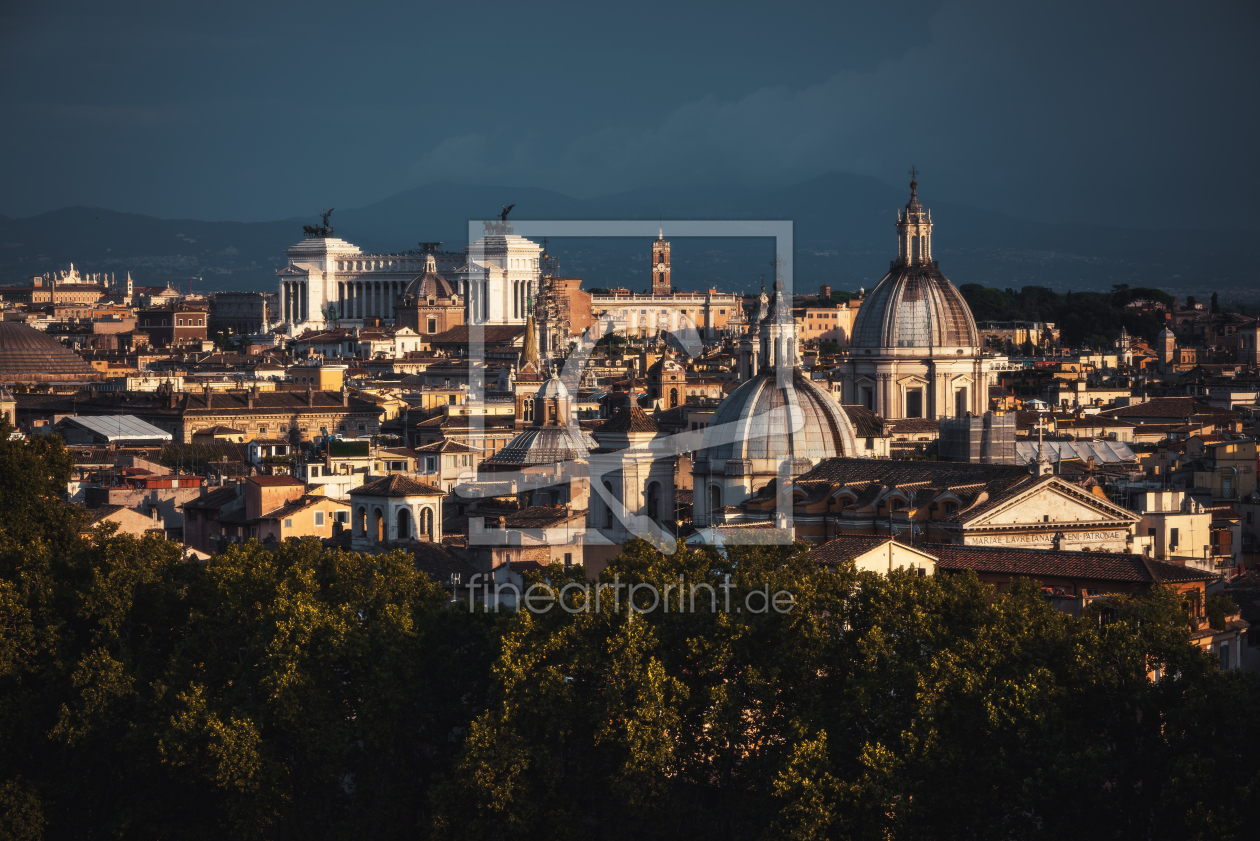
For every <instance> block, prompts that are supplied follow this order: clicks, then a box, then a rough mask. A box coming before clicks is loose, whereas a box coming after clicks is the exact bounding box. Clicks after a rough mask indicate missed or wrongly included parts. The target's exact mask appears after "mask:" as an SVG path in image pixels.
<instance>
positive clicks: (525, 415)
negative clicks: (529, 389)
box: [521, 397, 534, 421]
mask: <svg viewBox="0 0 1260 841" xmlns="http://www.w3.org/2000/svg"><path fill="white" fill-rule="evenodd" d="M521 415H522V419H523V420H526V421H532V420H533V419H534V398H532V397H526V398H525V400H524V401H522V403H521Z"/></svg>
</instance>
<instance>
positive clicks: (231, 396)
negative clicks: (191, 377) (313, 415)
mask: <svg viewBox="0 0 1260 841" xmlns="http://www.w3.org/2000/svg"><path fill="white" fill-rule="evenodd" d="M184 396H185V398H186V401H187V402H186V403H185V404H184V412H185V413H186V414H194V415H196V414H208V415H218V414H223V413H235V412H240V413H245V412H256V411H267V410H278V411H294V410H301V409H308V408H310V407H311V404H312V403H313V404H314V408H316V409H341V408H342V398H341V392H340V391H312V392H309V399H308V392H306V391H260V392H258V394H256V395H255V396H254V408H253V409H251V408H249V394H248V393H247V392H239V391H219V392H214V393H213V394H211V395H210V408H208V409H207V408H206V395H205V394H204V393H201V392H195V391H193V392H184ZM348 408H349V411H352V412H359V413H362V412H370V413H372V414H380V412H381V411H382V410H381V408H380V407H378V406H377V405H376V404H375V403H373V402H372V401H370V400H364V399H363V398H361V397H357V396H354V395H351V396H350V399H349V407H348Z"/></svg>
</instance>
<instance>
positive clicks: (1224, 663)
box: [1221, 642, 1229, 669]
mask: <svg viewBox="0 0 1260 841" xmlns="http://www.w3.org/2000/svg"><path fill="white" fill-rule="evenodd" d="M1221 668H1222V669H1228V668H1229V643H1227V642H1223V643H1221Z"/></svg>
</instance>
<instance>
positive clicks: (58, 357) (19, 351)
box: [0, 321, 103, 383]
mask: <svg viewBox="0 0 1260 841" xmlns="http://www.w3.org/2000/svg"><path fill="white" fill-rule="evenodd" d="M102 378H103V377H102V375H101V374H100V373H99V372H98V371H97V370H96V369H95V368H93V367H92V366H91V365H89V364H88V363H86V362H84V361H83V359H82V358H80V356H79V355H78V354H77V353H75V352H74V351H72V350H70V349H69V348H67V347H65V346H64V345H62V344H61V342H59V341H57V340H56V339H54V338H53V337H52V336H49V335H47V334H46V333H42V332H40V331H39V330H36V329H35V328H34V327H28V326H27V325H25V324H22V323H20V322H17V321H0V382H8V383H12V382H26V383H29V382H36V383H43V382H61V381H66V380H71V381H80V380H100V379H102Z"/></svg>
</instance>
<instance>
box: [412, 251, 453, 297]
mask: <svg viewBox="0 0 1260 841" xmlns="http://www.w3.org/2000/svg"><path fill="white" fill-rule="evenodd" d="M455 294H456V293H455V287H453V286H451V283H450V281H448V280H447V279H446V278H444V277H442V276H441V275H440V274H438V270H437V260H436V259H434V257H433V255H432V254H426V255H424V273H423V274H421V275H419V276H417V277H414V278H412V280H411V282H410V283H408V284H407V289H406V291H405V292H403V296H404V297H408V298H415V299H416V300H421V299H427V298H453V297H454V296H455Z"/></svg>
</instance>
